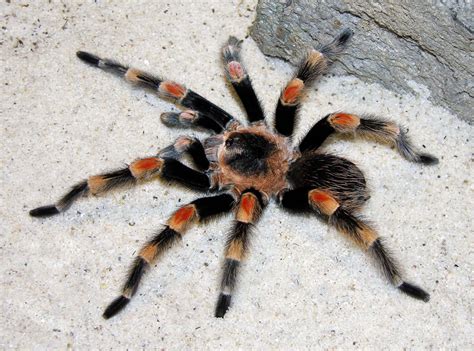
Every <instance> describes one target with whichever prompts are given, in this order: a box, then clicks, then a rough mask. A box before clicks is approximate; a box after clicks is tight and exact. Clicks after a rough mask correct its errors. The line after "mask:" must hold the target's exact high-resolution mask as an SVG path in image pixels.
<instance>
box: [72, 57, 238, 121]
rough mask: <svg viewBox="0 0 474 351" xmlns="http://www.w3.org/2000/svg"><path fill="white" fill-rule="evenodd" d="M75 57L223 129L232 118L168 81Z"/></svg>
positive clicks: (112, 63) (108, 62) (103, 61)
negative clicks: (190, 110) (195, 112)
mask: <svg viewBox="0 0 474 351" xmlns="http://www.w3.org/2000/svg"><path fill="white" fill-rule="evenodd" d="M77 57H78V58H80V59H81V60H82V61H84V62H85V63H87V64H89V65H91V66H94V67H98V68H101V69H103V70H105V71H108V72H111V73H113V74H115V75H118V76H122V77H124V78H125V79H126V80H127V81H129V82H130V83H133V84H135V85H138V86H141V87H145V88H149V89H152V90H153V91H154V92H155V93H157V94H158V96H160V97H161V98H166V99H170V100H172V101H174V102H175V103H176V104H179V105H181V106H184V107H187V108H190V109H192V110H195V111H198V112H200V113H201V114H202V115H203V116H206V118H209V119H212V120H213V121H214V122H216V123H217V124H219V125H220V126H222V127H225V126H226V125H227V124H228V123H229V122H230V121H232V120H233V117H232V116H231V115H230V114H228V113H227V112H226V111H224V110H223V109H221V108H220V107H218V106H216V105H214V104H213V103H212V102H210V101H209V100H207V99H205V98H204V97H202V96H201V95H199V94H197V93H195V92H194V91H192V90H191V89H187V88H186V87H185V86H183V85H181V84H178V83H176V82H173V81H170V80H163V79H160V78H158V77H156V76H153V75H151V74H149V73H146V72H143V71H141V70H138V69H135V68H130V67H128V66H124V65H122V64H121V63H118V62H117V61H114V60H109V59H103V58H100V57H98V56H96V55H93V54H90V53H88V52H84V51H78V52H77Z"/></svg>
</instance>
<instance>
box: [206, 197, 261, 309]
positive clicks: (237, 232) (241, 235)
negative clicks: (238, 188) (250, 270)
mask: <svg viewBox="0 0 474 351" xmlns="http://www.w3.org/2000/svg"><path fill="white" fill-rule="evenodd" d="M264 206H265V204H264V201H263V197H262V195H261V194H260V193H259V192H258V191H255V190H253V189H248V190H246V191H244V192H243V193H242V196H241V198H240V201H239V204H238V206H237V212H236V221H235V223H234V226H233V228H232V231H231V232H230V233H229V236H228V238H227V243H226V248H225V262H224V269H223V274H222V279H221V292H220V294H219V298H218V300H217V304H216V310H215V316H216V317H218V318H222V317H224V315H225V313H226V312H227V310H228V308H229V306H230V303H231V299H232V293H233V292H234V290H235V285H236V281H237V274H238V270H239V267H240V263H241V261H242V260H243V258H244V256H245V254H246V252H247V249H248V244H249V239H250V235H251V230H252V228H253V225H254V224H255V223H256V222H257V221H258V219H259V218H260V215H261V213H262V210H263V208H264Z"/></svg>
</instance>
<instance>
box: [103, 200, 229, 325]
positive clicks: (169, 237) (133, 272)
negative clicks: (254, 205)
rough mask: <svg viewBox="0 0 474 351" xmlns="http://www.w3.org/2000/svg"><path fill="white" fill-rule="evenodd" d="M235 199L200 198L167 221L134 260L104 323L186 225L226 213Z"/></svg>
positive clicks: (107, 312)
mask: <svg viewBox="0 0 474 351" xmlns="http://www.w3.org/2000/svg"><path fill="white" fill-rule="evenodd" d="M234 203H235V199H234V197H233V196H232V195H230V194H221V195H217V196H212V197H204V198H200V199H197V200H195V201H193V202H191V203H190V204H188V205H185V206H182V207H181V208H180V209H178V210H177V211H176V212H175V213H174V214H173V215H172V216H171V217H170V219H169V220H168V224H167V225H166V226H165V228H164V229H163V230H162V231H161V232H159V233H158V234H156V235H155V236H154V237H152V238H151V240H149V241H148V242H147V243H146V244H145V245H144V246H143V247H142V249H141V250H140V252H139V253H138V256H137V257H136V258H135V260H134V262H133V264H132V267H131V269H130V272H129V274H128V277H127V280H126V281H125V284H124V286H123V288H122V295H120V296H119V297H118V298H116V299H115V300H114V301H112V302H111V303H110V304H109V306H108V307H107V308H106V309H105V311H104V314H103V316H104V318H105V319H108V318H110V317H113V316H114V315H116V314H117V313H118V312H120V311H121V310H122V309H123V308H124V307H125V306H126V305H127V304H128V303H129V302H130V299H131V298H132V296H133V295H135V292H136V291H137V288H138V285H139V283H140V280H141V278H142V276H143V273H144V272H145V269H146V268H148V267H149V266H150V265H151V264H152V263H153V262H154V261H155V260H156V259H157V258H158V257H159V256H161V255H162V254H163V252H165V251H166V250H168V249H169V248H170V247H171V246H172V245H173V244H174V243H176V242H177V241H178V240H179V239H181V238H182V237H183V235H184V234H185V232H186V230H187V228H188V227H189V225H190V224H191V223H192V222H193V221H194V220H195V219H197V220H203V219H206V218H209V217H212V216H215V215H218V214H221V213H224V212H228V211H230V210H231V209H232V208H233V206H234Z"/></svg>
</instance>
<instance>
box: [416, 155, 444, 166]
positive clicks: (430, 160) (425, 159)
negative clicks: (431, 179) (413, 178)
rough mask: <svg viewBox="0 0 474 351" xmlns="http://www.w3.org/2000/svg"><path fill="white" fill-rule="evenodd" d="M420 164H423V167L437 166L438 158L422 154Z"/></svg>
mask: <svg viewBox="0 0 474 351" xmlns="http://www.w3.org/2000/svg"><path fill="white" fill-rule="evenodd" d="M420 162H421V163H423V164H424V165H428V166H431V165H436V164H438V163H439V160H438V158H436V157H434V156H432V155H428V154H423V155H420Z"/></svg>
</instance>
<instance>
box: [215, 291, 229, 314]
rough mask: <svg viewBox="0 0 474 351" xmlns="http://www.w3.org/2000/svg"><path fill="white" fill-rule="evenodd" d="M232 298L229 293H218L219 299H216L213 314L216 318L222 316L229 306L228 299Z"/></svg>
mask: <svg viewBox="0 0 474 351" xmlns="http://www.w3.org/2000/svg"><path fill="white" fill-rule="evenodd" d="M231 299H232V296H231V295H226V294H223V293H220V294H219V299H218V300H217V305H216V312H215V314H214V316H215V317H216V318H223V317H224V315H225V314H226V312H227V310H228V309H229V306H230V301H231Z"/></svg>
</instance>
